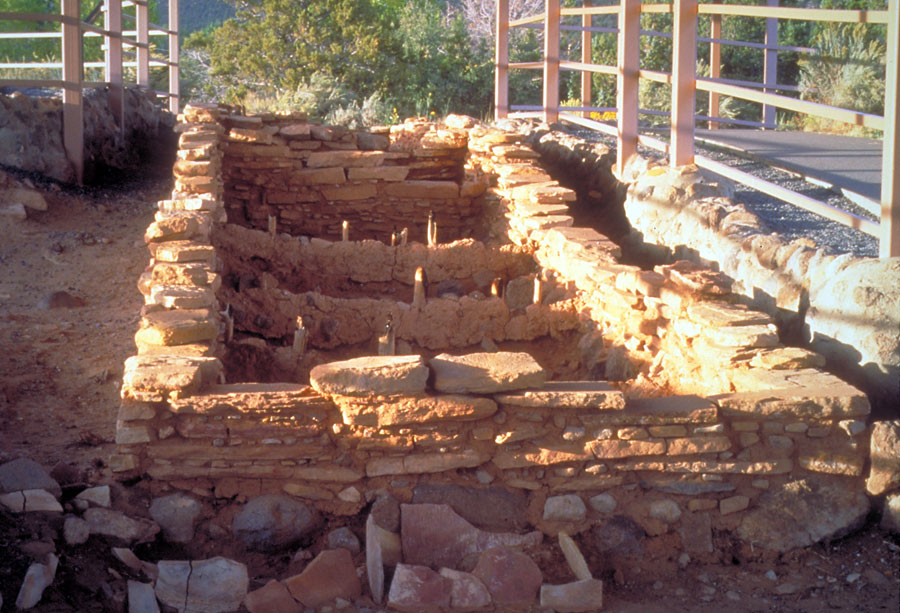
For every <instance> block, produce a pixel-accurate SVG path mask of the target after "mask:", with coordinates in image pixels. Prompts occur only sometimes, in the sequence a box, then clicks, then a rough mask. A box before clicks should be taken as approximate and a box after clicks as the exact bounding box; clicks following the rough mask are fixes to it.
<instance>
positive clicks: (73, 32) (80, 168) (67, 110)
mask: <svg viewBox="0 0 900 613" xmlns="http://www.w3.org/2000/svg"><path fill="white" fill-rule="evenodd" d="M61 8H62V17H63V22H62V63H63V69H62V73H63V74H62V78H63V82H64V85H63V147H65V150H66V157H68V158H69V161H70V162H71V163H72V167H73V168H74V169H75V180H76V181H77V182H78V184H79V185H80V184H81V183H82V182H83V181H84V107H83V105H82V84H83V82H84V75H83V74H82V70H83V62H82V53H81V0H62V7H61Z"/></svg>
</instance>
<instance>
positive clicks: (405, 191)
mask: <svg viewBox="0 0 900 613" xmlns="http://www.w3.org/2000/svg"><path fill="white" fill-rule="evenodd" d="M384 194H385V195H386V196H389V197H392V198H428V199H436V200H439V199H450V198H459V185H457V184H456V183H454V182H453V181H402V182H399V183H389V184H387V185H385V187H384Z"/></svg>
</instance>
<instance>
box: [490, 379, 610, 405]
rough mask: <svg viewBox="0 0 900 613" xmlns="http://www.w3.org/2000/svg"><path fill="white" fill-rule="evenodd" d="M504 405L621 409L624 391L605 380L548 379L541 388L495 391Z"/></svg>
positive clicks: (496, 397) (496, 398)
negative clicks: (505, 391) (499, 392)
mask: <svg viewBox="0 0 900 613" xmlns="http://www.w3.org/2000/svg"><path fill="white" fill-rule="evenodd" d="M494 399H495V400H496V401H497V402H498V403H500V404H501V405H509V406H517V407H553V408H554V409H591V410H595V411H601V410H621V409H624V408H625V395H624V394H623V393H622V392H621V391H619V390H617V389H615V388H614V387H612V386H611V385H610V384H609V383H606V382H605V381H548V382H547V383H544V385H543V387H542V388H541V389H536V390H523V391H520V392H507V393H501V394H496V395H495V396H494Z"/></svg>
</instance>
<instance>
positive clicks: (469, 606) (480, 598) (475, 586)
mask: <svg viewBox="0 0 900 613" xmlns="http://www.w3.org/2000/svg"><path fill="white" fill-rule="evenodd" d="M441 576H442V577H444V578H446V579H449V580H450V581H451V583H452V586H451V588H450V606H451V607H453V609H454V610H457V611H478V610H481V609H484V608H485V607H487V606H489V605H490V604H491V594H490V592H488V590H487V587H485V585H484V583H482V582H481V579H479V578H478V577H476V576H475V575H473V574H471V573H464V572H460V571H458V570H451V569H449V568H442V569H441Z"/></svg>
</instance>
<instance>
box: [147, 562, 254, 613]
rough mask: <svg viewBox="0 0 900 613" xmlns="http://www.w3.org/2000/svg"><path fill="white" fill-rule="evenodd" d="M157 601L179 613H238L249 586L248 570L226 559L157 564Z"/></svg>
mask: <svg viewBox="0 0 900 613" xmlns="http://www.w3.org/2000/svg"><path fill="white" fill-rule="evenodd" d="M157 566H158V568H159V579H158V580H157V582H156V598H157V599H158V600H159V601H160V602H161V603H163V604H165V605H167V606H169V607H173V608H175V609H178V610H179V611H209V612H210V613H218V612H225V611H236V610H237V609H238V607H239V606H240V605H241V602H242V601H243V600H244V598H245V597H246V596H247V587H248V586H249V584H250V580H249V577H248V575H247V567H246V566H244V565H243V564H241V563H239V562H235V561H233V560H228V559H226V558H223V557H216V558H210V559H208V560H195V561H192V562H188V561H170V560H163V561H161V562H159V563H158V564H157Z"/></svg>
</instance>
